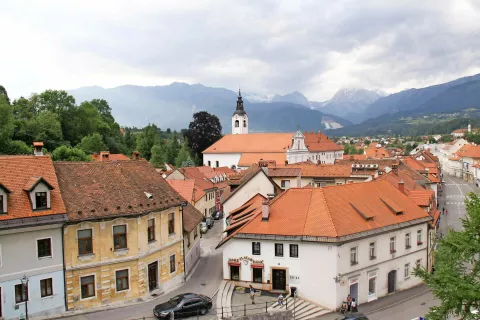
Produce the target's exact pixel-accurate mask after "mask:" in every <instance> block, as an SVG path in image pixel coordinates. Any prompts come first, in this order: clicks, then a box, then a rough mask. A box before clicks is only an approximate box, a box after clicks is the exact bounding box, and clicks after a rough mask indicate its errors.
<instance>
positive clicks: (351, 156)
mask: <svg viewBox="0 0 480 320" xmlns="http://www.w3.org/2000/svg"><path fill="white" fill-rule="evenodd" d="M343 160H367V155H366V154H344V155H343Z"/></svg>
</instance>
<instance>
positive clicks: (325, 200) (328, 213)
mask: <svg viewBox="0 0 480 320" xmlns="http://www.w3.org/2000/svg"><path fill="white" fill-rule="evenodd" d="M320 194H321V196H322V199H323V201H324V202H325V208H326V209H327V215H328V218H329V220H330V223H331V224H332V227H333V230H334V232H335V236H336V237H338V230H337V228H336V227H335V222H333V218H332V213H331V212H330V207H329V205H328V202H327V198H325V194H324V193H323V190H322V192H321V193H320Z"/></svg>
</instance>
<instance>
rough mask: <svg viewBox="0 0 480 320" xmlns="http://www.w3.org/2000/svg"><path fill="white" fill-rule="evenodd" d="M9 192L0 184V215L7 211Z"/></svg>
mask: <svg viewBox="0 0 480 320" xmlns="http://www.w3.org/2000/svg"><path fill="white" fill-rule="evenodd" d="M9 193H10V190H8V189H7V187H5V186H4V185H2V184H1V183H0V214H2V213H7V211H8V203H7V200H8V194H9Z"/></svg>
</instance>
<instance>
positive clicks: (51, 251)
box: [35, 237, 53, 260]
mask: <svg viewBox="0 0 480 320" xmlns="http://www.w3.org/2000/svg"><path fill="white" fill-rule="evenodd" d="M45 239H50V255H49V256H45V257H39V256H38V240H45ZM52 240H53V239H52V237H42V238H37V239H36V240H35V247H36V249H35V250H36V251H37V260H44V259H53V241H52Z"/></svg>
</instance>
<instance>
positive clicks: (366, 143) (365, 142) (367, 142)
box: [363, 139, 371, 146]
mask: <svg viewBox="0 0 480 320" xmlns="http://www.w3.org/2000/svg"><path fill="white" fill-rule="evenodd" d="M363 143H364V144H365V145H366V146H368V145H370V143H371V141H370V140H368V139H365V140H363Z"/></svg>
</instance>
